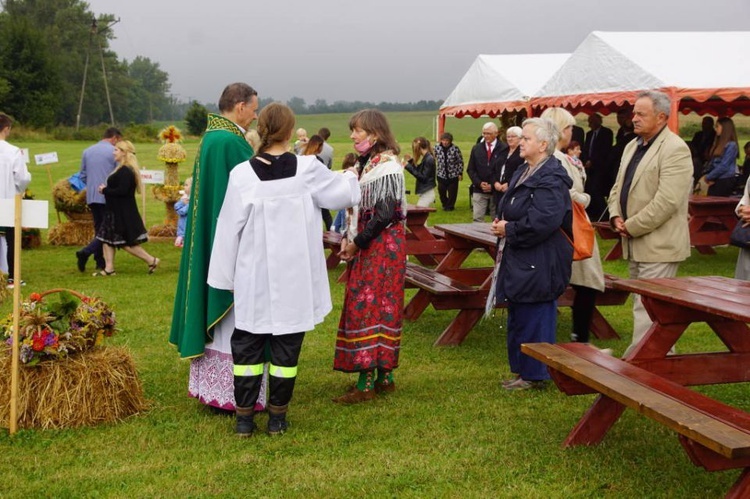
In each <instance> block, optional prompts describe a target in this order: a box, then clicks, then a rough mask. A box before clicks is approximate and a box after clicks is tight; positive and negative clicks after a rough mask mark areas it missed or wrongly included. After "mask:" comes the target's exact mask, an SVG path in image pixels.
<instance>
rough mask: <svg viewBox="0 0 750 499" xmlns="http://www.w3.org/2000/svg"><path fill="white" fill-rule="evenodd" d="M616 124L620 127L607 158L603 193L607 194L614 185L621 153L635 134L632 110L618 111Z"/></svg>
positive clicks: (626, 108) (627, 108) (628, 108)
mask: <svg viewBox="0 0 750 499" xmlns="http://www.w3.org/2000/svg"><path fill="white" fill-rule="evenodd" d="M617 124H618V125H620V128H619V129H618V130H617V135H615V145H614V146H612V150H611V151H610V153H609V158H607V177H606V179H605V181H606V182H605V184H604V192H605V193H609V191H611V190H612V186H613V185H614V184H615V179H616V178H617V170H619V169H620V160H622V152H623V151H624V150H625V146H626V145H628V143H630V141H631V140H633V139H634V138H635V132H634V131H633V109H632V108H630V107H624V108H622V109H620V110H618V111H617Z"/></svg>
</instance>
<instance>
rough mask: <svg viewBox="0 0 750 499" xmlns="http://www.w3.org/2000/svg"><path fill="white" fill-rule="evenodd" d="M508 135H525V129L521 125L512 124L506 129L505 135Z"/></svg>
mask: <svg viewBox="0 0 750 499" xmlns="http://www.w3.org/2000/svg"><path fill="white" fill-rule="evenodd" d="M508 135H512V136H514V137H518V138H520V137H521V135H523V129H522V128H521V127H520V126H512V127H510V128H508V129H507V130H506V131H505V136H506V137H507V136H508Z"/></svg>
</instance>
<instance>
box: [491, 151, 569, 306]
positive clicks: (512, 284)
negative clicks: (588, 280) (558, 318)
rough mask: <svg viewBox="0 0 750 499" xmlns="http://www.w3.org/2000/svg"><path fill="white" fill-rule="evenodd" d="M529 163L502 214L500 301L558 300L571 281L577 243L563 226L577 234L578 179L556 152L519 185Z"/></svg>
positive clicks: (507, 195) (514, 181) (514, 182)
mask: <svg viewBox="0 0 750 499" xmlns="http://www.w3.org/2000/svg"><path fill="white" fill-rule="evenodd" d="M525 170H526V166H525V165H523V166H521V167H519V168H518V170H516V173H515V175H514V176H513V179H512V180H511V183H510V186H509V187H508V191H507V192H506V193H505V196H503V200H502V202H501V204H500V212H499V214H498V217H499V218H501V219H502V220H507V221H508V224H507V225H506V226H505V233H506V236H505V246H504V248H503V259H502V262H501V264H500V271H499V273H498V277H497V290H496V291H497V301H498V302H502V301H509V302H515V303H538V302H545V301H550V300H554V299H556V298H557V297H558V296H560V295H561V294H562V293H563V292H564V291H565V288H566V287H567V286H568V282H569V281H570V271H571V264H572V263H573V246H572V244H571V243H570V242H569V241H568V239H567V238H566V237H565V234H563V232H562V231H561V230H560V229H561V228H562V229H563V230H565V231H566V232H567V233H568V234H571V233H572V223H573V215H572V212H571V206H570V192H569V189H570V187H571V186H572V185H573V181H572V180H571V178H570V177H569V176H568V174H567V173H566V171H565V168H564V167H563V166H562V164H560V161H558V159H557V158H555V157H554V156H551V157H550V158H549V159H547V161H546V162H545V163H544V164H543V165H542V166H540V167H539V170H538V171H537V172H536V173H535V174H534V175H532V176H531V177H529V178H528V179H526V181H525V182H524V183H523V184H521V185H517V182H518V180H519V178H520V177H521V175H522V174H523V172H524V171H525Z"/></svg>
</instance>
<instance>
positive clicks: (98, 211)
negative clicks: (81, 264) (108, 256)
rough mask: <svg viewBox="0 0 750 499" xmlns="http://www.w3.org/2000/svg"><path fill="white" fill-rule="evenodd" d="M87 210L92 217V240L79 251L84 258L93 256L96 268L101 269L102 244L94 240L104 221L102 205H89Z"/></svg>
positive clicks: (102, 259) (102, 257)
mask: <svg viewBox="0 0 750 499" xmlns="http://www.w3.org/2000/svg"><path fill="white" fill-rule="evenodd" d="M89 209H90V210H91V214H92V215H93V216H94V239H92V240H91V242H90V243H89V244H88V245H87V246H86V247H85V248H83V249H82V250H81V253H83V254H84V255H86V256H90V255H94V261H95V262H96V268H97V269H103V268H104V253H103V252H102V242H101V241H100V240H98V239H97V238H96V234H97V233H98V232H99V227H101V226H102V222H103V221H104V205H103V204H101V203H91V204H90V205H89Z"/></svg>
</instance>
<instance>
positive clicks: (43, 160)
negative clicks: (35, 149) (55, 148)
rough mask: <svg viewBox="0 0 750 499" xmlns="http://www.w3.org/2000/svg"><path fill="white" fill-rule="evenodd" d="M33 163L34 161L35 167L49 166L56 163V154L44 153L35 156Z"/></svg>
mask: <svg viewBox="0 0 750 499" xmlns="http://www.w3.org/2000/svg"><path fill="white" fill-rule="evenodd" d="M34 161H36V164H37V165H49V164H51V163H57V162H58V160H57V153H56V152H45V153H44V154H35V155H34Z"/></svg>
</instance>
